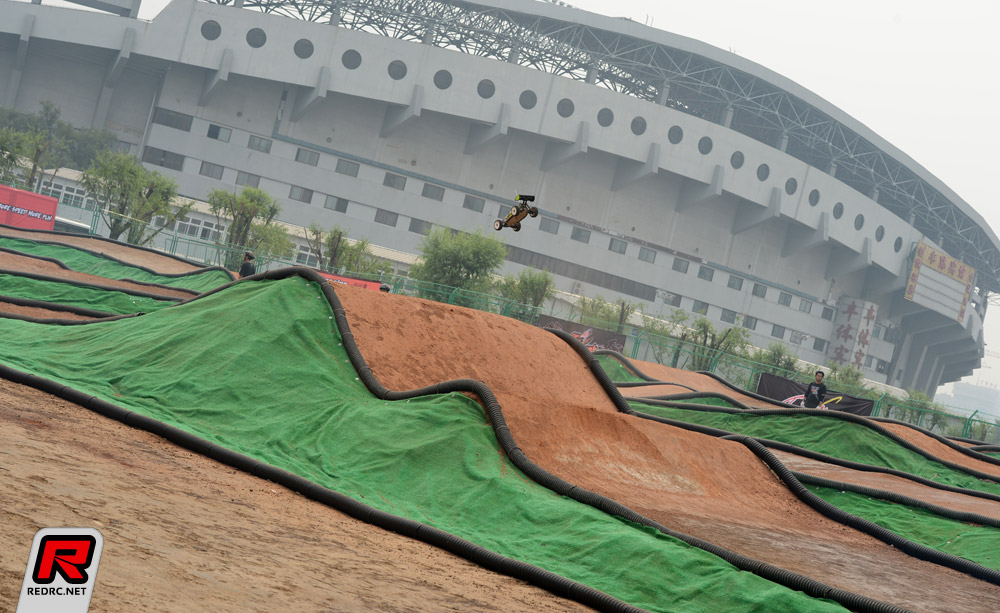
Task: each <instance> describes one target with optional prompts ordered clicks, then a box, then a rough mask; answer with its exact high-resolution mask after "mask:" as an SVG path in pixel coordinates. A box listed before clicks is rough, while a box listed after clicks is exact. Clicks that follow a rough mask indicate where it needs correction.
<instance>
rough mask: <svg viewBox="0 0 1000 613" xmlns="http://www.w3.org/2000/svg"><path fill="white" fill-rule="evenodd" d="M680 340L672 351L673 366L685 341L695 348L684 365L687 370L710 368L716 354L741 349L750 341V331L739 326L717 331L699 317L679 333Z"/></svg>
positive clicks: (708, 322) (706, 320)
mask: <svg viewBox="0 0 1000 613" xmlns="http://www.w3.org/2000/svg"><path fill="white" fill-rule="evenodd" d="M680 341H681V343H680V345H678V347H677V348H676V349H675V352H674V359H673V364H672V365H673V366H674V367H675V368H676V367H677V363H678V360H679V358H680V348H681V346H682V345H684V344H685V343H687V344H691V345H694V348H696V349H695V351H693V352H692V356H691V360H690V361H689V362H688V364H687V366H686V368H687V370H712V366H713V363H714V361H715V358H716V357H717V356H718V355H720V354H722V353H736V352H740V351H743V349H744V348H745V347H746V346H747V345H748V344H749V342H750V332H749V331H748V330H747V329H746V328H742V327H739V326H732V327H730V328H726V329H725V330H721V331H717V330H716V329H715V326H713V325H712V322H710V321H709V320H708V319H706V318H704V317H699V318H698V319H696V320H695V321H694V324H693V325H692V326H691V328H689V329H687V330H685V331H684V332H683V333H682V334H681V336H680ZM697 348H700V349H697Z"/></svg>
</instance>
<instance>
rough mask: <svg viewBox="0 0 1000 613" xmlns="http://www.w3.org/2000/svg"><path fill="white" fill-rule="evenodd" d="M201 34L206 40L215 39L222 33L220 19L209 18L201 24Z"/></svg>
mask: <svg viewBox="0 0 1000 613" xmlns="http://www.w3.org/2000/svg"><path fill="white" fill-rule="evenodd" d="M201 35H202V36H204V37H205V40H215V39H216V38H219V36H221V35H222V26H220V25H219V22H218V21H214V20H212V19H209V20H208V21H206V22H205V23H203V24H201Z"/></svg>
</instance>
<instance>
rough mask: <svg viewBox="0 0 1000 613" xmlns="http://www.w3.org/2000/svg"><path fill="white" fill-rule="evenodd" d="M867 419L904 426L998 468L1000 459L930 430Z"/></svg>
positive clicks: (907, 424)
mask: <svg viewBox="0 0 1000 613" xmlns="http://www.w3.org/2000/svg"><path fill="white" fill-rule="evenodd" d="M868 419H871V420H873V421H877V422H879V423H883V424H896V425H898V426H906V427H907V428H911V429H913V430H916V431H917V432H920V433H921V434H923V435H925V436H929V437H931V438H932V439H934V440H936V441H938V442H939V443H941V444H942V445H946V446H948V447H950V448H952V449H954V450H955V451H958V452H959V453H962V454H964V455H967V456H969V457H970V458H975V459H977V460H981V461H983V462H987V463H989V464H996V465H997V466H1000V458H994V457H991V456H988V455H985V454H982V453H979V450H978V449H976V448H975V447H966V446H964V445H959V444H958V443H956V442H955V441H953V440H951V439H949V438H948V437H947V436H941V435H940V434H938V433H937V432H932V431H930V430H928V429H926V428H921V427H920V426H914V425H913V424H911V423H907V422H905V421H899V420H897V419H889V418H888V417H869V418H868ZM998 449H1000V447H998Z"/></svg>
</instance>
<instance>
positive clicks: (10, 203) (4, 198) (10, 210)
mask: <svg viewBox="0 0 1000 613" xmlns="http://www.w3.org/2000/svg"><path fill="white" fill-rule="evenodd" d="M58 207H59V201H58V200H56V199H55V198H53V197H51V196H43V195H41V194H34V193H32V192H26V191H24V190H20V189H14V188H13V187H7V186H6V185H0V224H4V225H8V226H14V227H15V228H26V229H29V230H52V229H53V228H54V227H55V225H56V209H57V208H58Z"/></svg>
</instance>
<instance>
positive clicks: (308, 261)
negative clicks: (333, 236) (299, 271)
mask: <svg viewBox="0 0 1000 613" xmlns="http://www.w3.org/2000/svg"><path fill="white" fill-rule="evenodd" d="M295 263H296V264H302V265H303V266H316V265H318V264H319V256H318V255H317V254H316V252H315V251H313V250H312V249H310V248H309V247H303V246H301V245H300V246H299V252H298V255H296V256H295Z"/></svg>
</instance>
